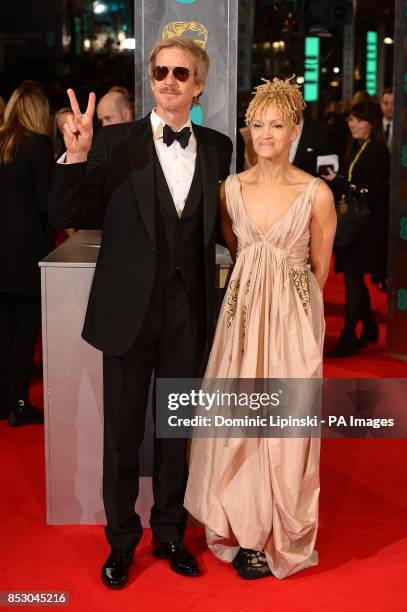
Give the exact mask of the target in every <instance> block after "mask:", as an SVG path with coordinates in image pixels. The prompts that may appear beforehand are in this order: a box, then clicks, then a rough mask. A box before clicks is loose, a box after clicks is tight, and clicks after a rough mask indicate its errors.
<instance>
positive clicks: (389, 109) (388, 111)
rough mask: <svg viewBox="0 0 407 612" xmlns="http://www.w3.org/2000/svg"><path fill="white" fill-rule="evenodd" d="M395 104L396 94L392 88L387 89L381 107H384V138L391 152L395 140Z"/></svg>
mask: <svg viewBox="0 0 407 612" xmlns="http://www.w3.org/2000/svg"><path fill="white" fill-rule="evenodd" d="M393 106H394V95H393V90H392V89H385V90H384V91H383V93H382V97H381V100H380V108H381V109H382V113H383V119H382V125H383V138H384V142H385V143H386V144H387V147H388V149H389V151H390V153H391V149H392V140H393Z"/></svg>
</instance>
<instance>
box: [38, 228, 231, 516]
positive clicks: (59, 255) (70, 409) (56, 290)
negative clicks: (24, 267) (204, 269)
mask: <svg viewBox="0 0 407 612" xmlns="http://www.w3.org/2000/svg"><path fill="white" fill-rule="evenodd" d="M99 244H100V232H99V231H96V230H95V231H93V230H92V231H89V230H87V231H79V232H77V233H76V234H75V235H74V236H73V237H72V238H70V239H69V240H67V241H66V242H64V243H63V244H61V245H60V246H59V247H58V248H57V249H55V251H53V252H52V253H50V255H48V257H46V258H45V259H44V260H43V261H42V262H40V264H39V265H40V267H41V287H42V339H43V364H44V413H45V464H46V496H47V523H49V524H52V525H62V524H97V523H104V522H105V514H104V510H103V502H102V450H103V448H102V447H103V393H102V353H101V352H100V351H98V350H97V349H95V348H93V347H91V346H90V345H89V344H87V343H86V342H85V341H84V340H82V338H81V331H82V326H83V320H84V316H85V311H86V305H87V301H88V296H89V290H90V286H91V282H92V278H93V272H94V268H95V264H96V260H97V257H98V253H99ZM230 263H231V260H230V257H229V253H228V251H226V249H222V247H217V270H218V285H220V286H221V287H222V286H224V284H225V281H226V278H227V274H228V271H229V269H230ZM152 441H153V427H152V419H151V418H150V419H148V418H147V419H146V433H145V439H144V442H143V445H142V448H141V450H140V474H141V477H140V494H139V498H138V500H137V504H136V508H137V511H138V512H139V514H140V516H141V520H142V524H143V525H148V521H149V516H150V509H151V505H152V490H151V474H152V469H151V468H152V465H151V458H152Z"/></svg>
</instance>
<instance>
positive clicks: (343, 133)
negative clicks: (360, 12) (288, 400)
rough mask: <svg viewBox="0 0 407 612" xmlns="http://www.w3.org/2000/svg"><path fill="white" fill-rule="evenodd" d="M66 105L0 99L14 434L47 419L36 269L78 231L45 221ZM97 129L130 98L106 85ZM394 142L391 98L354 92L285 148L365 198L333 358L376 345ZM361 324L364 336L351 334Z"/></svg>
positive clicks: (33, 88) (8, 404)
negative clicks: (328, 159)
mask: <svg viewBox="0 0 407 612" xmlns="http://www.w3.org/2000/svg"><path fill="white" fill-rule="evenodd" d="M71 114H72V110H71V108H70V107H63V108H59V109H55V110H54V112H53V113H52V114H51V112H50V107H49V103H48V100H47V98H46V96H45V94H44V93H43V91H42V88H41V87H40V86H39V85H38V84H36V83H34V82H31V81H25V82H24V83H22V84H21V85H20V87H18V88H17V89H16V90H15V91H14V92H13V94H12V95H11V97H10V99H9V100H8V101H7V103H5V102H4V101H3V99H2V98H1V97H0V185H1V191H2V201H3V208H5V209H6V212H5V213H4V214H3V232H2V234H3V240H2V242H1V246H0V249H1V257H2V272H1V276H0V419H7V418H8V421H9V424H10V426H18V425H24V424H26V423H42V422H43V415H42V413H41V411H39V410H37V409H36V408H35V407H34V406H32V405H31V404H30V401H29V395H28V391H29V386H30V380H31V376H32V363H33V355H34V351H35V347H36V343H37V339H38V332H39V329H40V321H41V309H40V273H39V268H38V265H37V264H38V261H39V260H41V259H42V258H43V257H44V256H45V255H47V253H49V252H50V251H51V250H52V248H53V247H54V246H55V244H58V243H59V242H60V241H61V240H64V239H65V238H66V237H67V236H68V237H69V236H71V235H72V234H73V233H74V232H75V231H76V229H80V228H71V229H68V230H65V231H64V233H62V234H61V233H59V234H55V233H53V232H52V231H51V228H50V226H49V224H48V219H47V199H48V193H49V190H50V187H51V181H52V174H53V164H54V162H55V161H56V160H58V159H59V158H60V157H61V156H62V155H63V153H64V150H65V147H64V141H63V126H64V124H65V123H66V122H67V118H68V117H69V115H71ZM96 114H97V119H98V123H99V125H100V126H106V125H109V124H113V123H124V122H128V121H133V120H134V118H135V109H134V104H133V101H132V99H131V95H130V93H129V91H128V90H127V89H126V88H125V87H122V86H113V87H111V88H110V89H109V90H108V91H107V92H106V94H105V95H104V96H103V97H101V98H100V99H99V101H98V104H97V111H96ZM392 137H393V92H392V90H391V89H385V90H384V92H383V93H382V95H381V97H380V100H378V99H377V98H376V97H372V96H369V94H368V93H367V92H365V91H358V92H357V93H355V95H354V96H353V98H352V100H350V101H333V102H330V103H328V104H327V105H326V106H325V109H324V112H323V113H322V115H321V119H320V120H318V121H317V120H315V119H314V118H312V117H311V115H310V114H308V115H307V114H306V115H305V118H304V119H303V120H302V124H301V132H300V135H299V137H298V138H297V140H296V141H294V142H293V144H292V147H291V149H290V155H289V159H290V162H291V163H293V164H294V165H296V166H298V167H299V168H301V169H302V170H305V171H307V172H309V173H311V174H314V175H315V176H317V175H320V176H321V177H322V178H323V179H324V180H325V181H326V182H327V184H329V185H330V187H331V189H332V191H333V192H334V195H335V199H336V201H339V199H340V198H341V196H342V195H343V194H345V193H347V191H348V189H349V186H350V184H353V185H355V187H356V188H357V189H359V190H360V189H367V190H368V205H369V209H370V213H371V214H370V216H369V219H368V225H367V227H366V229H365V231H364V232H363V235H361V238H360V240H358V241H357V243H356V244H354V245H352V247H350V248H349V249H347V250H343V249H342V250H341V249H337V250H336V253H335V270H336V272H338V273H339V272H341V273H343V274H344V282H345V295H346V300H345V322H344V328H343V330H342V333H341V336H340V338H339V341H338V344H337V346H336V348H335V349H334V350H333V351H332V352H331V353H330V354H329V356H330V357H332V358H334V357H347V356H351V355H355V354H356V353H357V352H358V351H359V350H360V349H363V348H365V347H366V346H367V345H368V344H369V343H376V342H377V341H378V336H379V334H378V326H377V323H376V322H375V320H374V316H373V313H372V308H371V302H370V295H369V289H368V286H367V284H366V282H365V275H366V274H371V275H372V280H373V282H374V283H376V284H377V286H378V288H379V289H380V290H382V291H386V267H387V259H386V253H387V233H388V217H389V179H390V151H391V143H392ZM327 155H328V156H329V155H337V157H338V162H339V163H338V168H337V169H336V170H335V169H334V168H333V167H331V166H330V165H328V166H324V165H322V166H320V167H319V168H318V165H317V163H318V158H319V157H321V156H327ZM255 163H256V155H255V153H254V149H253V147H252V145H251V142H250V134H249V132H248V129H247V128H241V129H239V130H238V132H237V150H236V164H237V171H238V172H239V171H242V170H243V169H246V168H249V167H250V166H252V165H254V164H255ZM360 321H361V322H362V324H363V328H362V333H361V335H360V336H359V337H357V335H356V326H357V323H358V322H360Z"/></svg>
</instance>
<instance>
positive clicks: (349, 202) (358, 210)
mask: <svg viewBox="0 0 407 612" xmlns="http://www.w3.org/2000/svg"><path fill="white" fill-rule="evenodd" d="M367 197H368V190H367V189H360V190H358V189H356V187H355V185H350V188H349V191H348V194H347V195H345V194H344V195H342V196H341V199H340V200H339V202H338V204H337V207H336V214H337V218H338V223H337V226H336V234H335V239H334V247H335V248H336V249H341V250H345V249H349V248H350V247H352V246H353V245H354V244H355V243H356V242H357V240H358V238H359V236H360V234H361V233H362V231H363V230H364V228H365V227H366V225H367V222H368V220H369V217H370V210H369V207H368V205H367Z"/></svg>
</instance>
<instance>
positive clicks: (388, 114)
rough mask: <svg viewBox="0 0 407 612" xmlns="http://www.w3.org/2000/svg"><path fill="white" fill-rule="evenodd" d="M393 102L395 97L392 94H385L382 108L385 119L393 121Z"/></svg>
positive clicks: (381, 104)
mask: <svg viewBox="0 0 407 612" xmlns="http://www.w3.org/2000/svg"><path fill="white" fill-rule="evenodd" d="M393 100H394V96H393V94H392V93H385V94H383V97H382V101H381V103H380V106H381V108H382V113H383V115H384V118H385V119H388V120H390V119H393Z"/></svg>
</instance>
